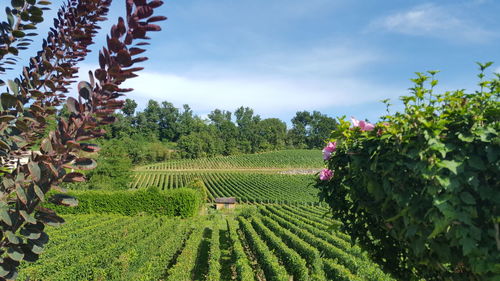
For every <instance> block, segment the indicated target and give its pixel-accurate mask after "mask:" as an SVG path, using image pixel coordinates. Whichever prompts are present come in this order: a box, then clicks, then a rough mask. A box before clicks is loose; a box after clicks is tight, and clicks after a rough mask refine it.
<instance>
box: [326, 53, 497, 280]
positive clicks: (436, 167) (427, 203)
mask: <svg viewBox="0 0 500 281" xmlns="http://www.w3.org/2000/svg"><path fill="white" fill-rule="evenodd" d="M479 65H480V69H481V73H480V74H479V78H480V79H481V81H480V83H479V86H480V90H478V91H476V92H475V93H472V94H468V93H466V92H465V91H464V90H458V91H453V92H446V93H444V94H437V93H435V92H434V86H435V85H436V84H437V80H436V79H435V78H434V75H435V74H436V72H435V71H430V72H429V74H430V75H429V76H426V75H424V74H422V73H417V78H415V79H413V82H414V83H415V86H414V87H413V88H411V92H412V94H411V95H409V96H403V97H402V98H401V99H402V101H403V103H404V105H405V108H404V110H403V111H402V112H397V113H395V114H393V115H387V116H385V117H383V119H382V120H383V122H380V123H378V124H375V125H373V124H370V123H368V122H366V121H357V120H355V119H353V123H354V128H352V127H350V124H349V123H348V122H347V121H345V120H344V118H340V125H339V126H338V127H337V130H335V131H334V132H333V133H332V139H331V140H330V143H329V145H328V146H327V147H325V150H324V158H325V159H326V161H327V162H326V163H327V165H328V169H325V170H324V171H322V173H321V174H320V177H321V179H320V180H318V184H317V187H318V188H320V190H321V193H320V196H321V198H322V199H323V200H325V201H326V202H327V203H328V204H329V205H330V207H331V208H332V211H333V214H334V216H335V218H336V219H338V220H341V221H343V222H345V224H344V225H343V230H345V231H347V232H348V233H349V234H350V235H351V236H352V237H353V238H355V239H356V240H358V242H359V243H360V244H361V245H362V246H363V247H364V248H365V249H367V250H368V251H369V252H370V254H371V255H372V257H374V258H375V260H376V261H377V262H379V263H381V264H384V266H385V268H386V269H387V270H389V271H391V272H392V273H393V274H394V275H395V276H397V277H398V278H401V279H403V280H418V279H420V278H425V279H426V280H494V279H495V276H496V277H498V276H499V275H500V266H499V265H500V238H499V223H500V207H499V206H500V192H498V191H499V189H498V183H499V182H500V179H499V175H500V162H499V160H500V157H499V153H500V146H499V145H500V139H499V135H498V131H499V125H500V122H499V117H500V107H499V101H498V98H499V93H500V87H499V84H500V83H499V77H500V76H499V75H498V74H496V78H494V79H492V80H490V81H486V80H484V77H485V75H484V70H485V69H486V68H487V67H488V66H490V65H491V63H487V64H479ZM427 83H430V86H427ZM497 280H498V279H497Z"/></svg>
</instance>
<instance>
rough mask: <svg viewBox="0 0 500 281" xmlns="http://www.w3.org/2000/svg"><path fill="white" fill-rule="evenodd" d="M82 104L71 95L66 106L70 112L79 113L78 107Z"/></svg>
mask: <svg viewBox="0 0 500 281" xmlns="http://www.w3.org/2000/svg"><path fill="white" fill-rule="evenodd" d="M79 106H80V104H79V103H78V101H77V100H76V99H75V98H73V97H69V98H68V99H67V100H66V108H67V109H68V111H69V112H71V113H75V114H77V113H78V111H79V110H78V107H79Z"/></svg>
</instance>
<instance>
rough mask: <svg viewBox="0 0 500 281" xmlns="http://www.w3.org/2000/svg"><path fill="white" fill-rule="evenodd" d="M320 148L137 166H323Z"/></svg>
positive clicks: (160, 168) (148, 168) (158, 168)
mask: <svg viewBox="0 0 500 281" xmlns="http://www.w3.org/2000/svg"><path fill="white" fill-rule="evenodd" d="M321 159H322V158H321V151H320V150H305V149H294V150H280V151H273V152H263V153H256V154H242V155H231V156H217V157H212V158H200V159H181V160H174V161H168V162H163V163H156V164H151V165H146V166H140V167H138V168H136V170H137V171H171V170H198V169H200V170H217V169H222V170H236V169H243V170H245V169H289V168H321V167H322V166H323V161H322V160H321Z"/></svg>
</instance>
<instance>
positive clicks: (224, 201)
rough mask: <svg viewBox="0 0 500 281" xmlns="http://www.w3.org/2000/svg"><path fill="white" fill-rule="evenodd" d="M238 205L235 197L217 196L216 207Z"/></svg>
mask: <svg viewBox="0 0 500 281" xmlns="http://www.w3.org/2000/svg"><path fill="white" fill-rule="evenodd" d="M235 207H236V198H235V197H222V198H215V209H217V210H221V209H234V208H235Z"/></svg>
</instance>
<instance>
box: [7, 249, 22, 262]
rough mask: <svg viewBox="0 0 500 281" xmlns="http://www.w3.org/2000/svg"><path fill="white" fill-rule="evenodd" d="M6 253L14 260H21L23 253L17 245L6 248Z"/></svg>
mask: <svg viewBox="0 0 500 281" xmlns="http://www.w3.org/2000/svg"><path fill="white" fill-rule="evenodd" d="M7 255H8V256H9V257H10V258H11V259H13V260H15V261H21V260H22V259H23V257H24V253H23V251H22V250H21V249H20V248H19V247H10V248H9V249H8V250H7Z"/></svg>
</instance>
